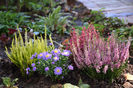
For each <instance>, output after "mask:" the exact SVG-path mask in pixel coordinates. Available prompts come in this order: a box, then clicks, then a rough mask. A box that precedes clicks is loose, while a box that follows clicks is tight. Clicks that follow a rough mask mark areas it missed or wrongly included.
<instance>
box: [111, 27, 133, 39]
mask: <svg viewBox="0 0 133 88" xmlns="http://www.w3.org/2000/svg"><path fill="white" fill-rule="evenodd" d="M113 33H115V34H116V35H117V36H118V38H119V39H122V38H126V39H128V38H129V37H133V26H132V27H121V28H119V29H116V30H114V31H113Z"/></svg>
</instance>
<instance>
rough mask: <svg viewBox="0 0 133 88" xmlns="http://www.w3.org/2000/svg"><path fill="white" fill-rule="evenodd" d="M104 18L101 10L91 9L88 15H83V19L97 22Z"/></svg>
mask: <svg viewBox="0 0 133 88" xmlns="http://www.w3.org/2000/svg"><path fill="white" fill-rule="evenodd" d="M104 19H105V15H104V14H103V13H102V12H101V11H91V13H90V15H89V17H85V18H84V19H83V21H84V22H88V21H90V22H94V23H98V22H100V21H103V20H104Z"/></svg>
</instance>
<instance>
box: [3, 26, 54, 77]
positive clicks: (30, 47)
mask: <svg viewBox="0 0 133 88" xmlns="http://www.w3.org/2000/svg"><path fill="white" fill-rule="evenodd" d="M18 33H19V36H17V35H16V34H15V38H14V39H13V41H12V45H11V48H10V50H11V52H8V50H7V47H6V51H5V52H6V54H7V56H8V57H9V59H10V60H11V62H12V63H14V64H15V65H16V66H17V67H19V68H20V71H21V72H22V75H25V72H26V70H25V69H26V68H27V67H28V66H30V65H31V64H32V63H33V62H34V61H33V60H32V59H30V58H31V56H32V55H33V54H34V53H37V54H39V53H41V52H47V51H51V50H52V49H54V45H53V41H52V38H51V35H50V36H49V38H50V42H51V43H52V45H51V46H48V44H47V34H46V27H45V39H43V38H42V37H41V38H37V39H36V38H35V35H34V41H33V40H32V39H27V32H25V39H24V40H25V42H24V40H23V38H22V35H21V33H20V31H18Z"/></svg>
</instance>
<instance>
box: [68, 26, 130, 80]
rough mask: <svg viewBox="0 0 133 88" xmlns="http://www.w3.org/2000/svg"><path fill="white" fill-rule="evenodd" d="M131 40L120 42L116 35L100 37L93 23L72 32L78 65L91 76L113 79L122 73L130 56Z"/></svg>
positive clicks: (72, 41)
mask: <svg viewBox="0 0 133 88" xmlns="http://www.w3.org/2000/svg"><path fill="white" fill-rule="evenodd" d="M129 46H130V40H128V42H127V43H125V42H118V41H117V40H116V39H115V37H114V35H111V36H109V38H108V39H107V40H105V39H104V38H102V37H100V35H99V33H98V32H97V31H96V30H95V28H94V26H93V25H90V26H89V27H88V29H86V28H83V30H82V33H81V34H79V33H77V32H76V31H75V30H73V31H72V33H71V38H70V49H71V51H72V54H73V57H74V58H73V59H74V62H75V64H76V66H77V67H78V68H79V69H82V70H83V71H85V73H87V75H88V76H89V77H91V78H96V79H103V80H109V81H112V80H113V79H115V78H117V77H118V76H120V75H121V73H122V71H123V69H124V68H125V67H126V65H127V62H128V57H129Z"/></svg>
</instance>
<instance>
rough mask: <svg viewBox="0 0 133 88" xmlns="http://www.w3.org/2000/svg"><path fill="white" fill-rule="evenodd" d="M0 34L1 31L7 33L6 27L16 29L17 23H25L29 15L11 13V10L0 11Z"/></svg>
mask: <svg viewBox="0 0 133 88" xmlns="http://www.w3.org/2000/svg"><path fill="white" fill-rule="evenodd" d="M0 17H1V20H0V35H1V34H2V33H5V34H7V33H8V31H9V30H8V29H16V28H17V25H19V26H20V27H21V26H22V25H25V24H26V23H27V19H28V18H29V16H27V15H25V14H24V13H12V12H2V11H0Z"/></svg>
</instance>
